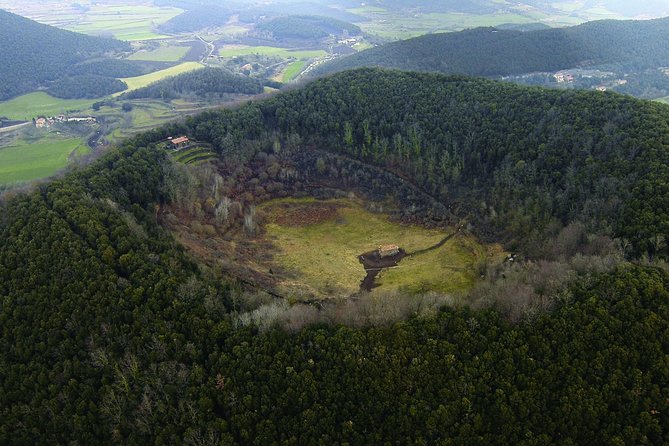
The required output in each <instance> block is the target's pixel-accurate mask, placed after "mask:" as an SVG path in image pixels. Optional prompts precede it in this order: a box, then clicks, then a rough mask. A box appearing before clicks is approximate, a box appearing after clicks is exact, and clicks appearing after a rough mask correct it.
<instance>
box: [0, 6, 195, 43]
mask: <svg viewBox="0 0 669 446" xmlns="http://www.w3.org/2000/svg"><path fill="white" fill-rule="evenodd" d="M75 5H76V2H74V3H73V4H69V3H64V2H59V1H49V0H46V1H43V2H16V1H15V0H1V1H0V7H3V8H4V9H8V10H10V11H12V12H14V13H16V14H20V15H24V16H26V17H28V18H30V19H33V20H37V21H38V22H42V23H46V24H48V25H52V26H56V27H58V28H64V29H68V30H70V31H76V32H80V33H84V34H91V35H106V36H113V37H115V38H117V39H121V40H149V39H158V38H164V37H167V36H163V35H161V34H156V33H155V32H154V29H155V27H156V26H158V25H160V24H161V23H165V22H167V21H168V20H170V19H171V18H172V17H175V16H177V15H179V14H181V12H183V11H182V10H181V9H178V8H171V7H158V6H153V5H151V4H150V3H147V4H138V5H131V6H129V5H122V4H119V2H114V1H111V0H101V1H96V2H92V3H90V5H88V8H87V9H86V10H81V9H77V8H75Z"/></svg>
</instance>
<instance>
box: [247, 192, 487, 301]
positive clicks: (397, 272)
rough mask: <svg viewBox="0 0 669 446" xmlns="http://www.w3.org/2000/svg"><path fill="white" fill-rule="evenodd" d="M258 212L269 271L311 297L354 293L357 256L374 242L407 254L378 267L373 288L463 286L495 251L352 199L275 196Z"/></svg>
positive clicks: (414, 289) (450, 289)
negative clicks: (273, 267) (269, 250)
mask: <svg viewBox="0 0 669 446" xmlns="http://www.w3.org/2000/svg"><path fill="white" fill-rule="evenodd" d="M259 211H260V212H262V214H263V215H265V218H266V221H267V223H266V225H265V230H266V237H267V239H268V240H269V241H270V242H271V243H273V244H274V245H275V246H276V249H277V252H276V253H275V254H274V259H275V262H276V263H277V266H278V268H277V269H285V270H287V274H288V275H289V276H290V278H289V279H286V280H285V281H284V283H283V286H284V287H285V288H286V289H287V290H290V289H303V290H304V291H306V292H312V293H314V294H316V295H332V294H335V295H350V294H353V293H356V292H358V291H359V288H360V282H361V281H362V279H363V278H364V277H365V275H366V273H365V270H364V268H363V266H362V265H361V264H360V262H359V261H358V256H359V255H360V254H363V253H365V252H368V251H372V250H375V249H376V248H377V247H378V246H379V245H382V244H388V243H396V244H398V245H399V246H400V247H401V248H402V249H404V250H405V251H406V252H407V253H408V254H409V256H408V257H406V258H404V259H403V260H402V261H401V262H400V264H399V267H397V268H394V269H389V270H384V271H383V272H382V273H381V275H380V276H379V277H378V278H377V284H379V285H380V286H379V287H378V288H376V289H377V290H394V289H399V288H402V289H405V290H407V291H410V292H423V291H428V290H432V291H438V292H445V293H448V292H454V291H458V290H462V289H466V288H468V287H470V286H471V285H472V284H473V282H474V279H475V277H476V274H477V273H476V267H477V265H478V264H479V263H481V262H484V261H486V260H487V259H488V258H489V256H490V255H493V254H495V253H497V254H499V252H500V251H499V250H497V251H495V250H491V249H490V248H486V247H485V246H483V245H481V244H480V243H478V242H477V241H476V240H474V239H473V238H471V237H468V236H465V235H462V234H457V235H455V236H453V237H452V238H451V239H449V240H448V241H447V242H446V243H444V244H443V246H439V247H436V248H435V249H433V250H429V251H426V252H424V253H420V254H416V255H412V253H414V252H416V251H420V250H424V249H427V248H430V247H434V246H435V245H438V244H439V242H441V241H442V240H443V239H444V238H446V237H447V236H449V235H452V234H453V233H454V232H457V231H455V230H452V229H448V230H434V229H425V228H422V227H418V226H407V225H402V224H399V223H396V222H393V221H390V219H389V218H388V216H386V215H385V214H380V213H372V212H370V211H368V210H366V209H365V208H364V207H363V203H362V202H359V201H354V200H343V199H342V200H328V201H317V200H314V199H281V200H273V201H270V202H267V203H264V204H262V205H261V206H259Z"/></svg>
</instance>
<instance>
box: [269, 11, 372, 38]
mask: <svg viewBox="0 0 669 446" xmlns="http://www.w3.org/2000/svg"><path fill="white" fill-rule="evenodd" d="M256 29H258V30H260V31H265V32H268V33H271V34H272V36H273V37H274V38H276V39H322V38H324V37H328V36H329V35H330V34H333V35H335V36H341V35H342V34H344V33H349V34H351V35H357V34H362V31H361V30H360V28H359V27H358V26H356V25H353V24H351V23H347V22H344V21H341V20H336V19H332V18H329V17H319V16H287V17H276V18H274V19H271V20H268V21H266V22H263V23H261V24H260V25H258V26H257V27H256Z"/></svg>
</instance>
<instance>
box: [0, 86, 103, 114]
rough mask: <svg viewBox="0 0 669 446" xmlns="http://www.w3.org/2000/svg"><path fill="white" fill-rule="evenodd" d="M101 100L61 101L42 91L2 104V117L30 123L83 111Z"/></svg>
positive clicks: (0, 103)
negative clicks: (44, 117)
mask: <svg viewBox="0 0 669 446" xmlns="http://www.w3.org/2000/svg"><path fill="white" fill-rule="evenodd" d="M99 100H100V99H59V98H54V97H53V96H49V95H48V94H46V93H44V92H42V91H40V92H35V93H29V94H24V95H23V96H19V97H16V98H14V99H10V100H9V101H5V102H0V116H5V117H7V118H9V119H21V120H25V121H29V120H31V119H32V118H35V117H37V116H40V115H44V116H55V115H59V114H61V113H66V112H73V111H81V110H86V109H88V108H90V106H91V105H92V104H93V103H94V102H96V101H99Z"/></svg>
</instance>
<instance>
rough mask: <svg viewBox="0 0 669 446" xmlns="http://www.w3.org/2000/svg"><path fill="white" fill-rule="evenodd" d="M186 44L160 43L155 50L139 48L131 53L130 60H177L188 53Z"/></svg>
mask: <svg viewBox="0 0 669 446" xmlns="http://www.w3.org/2000/svg"><path fill="white" fill-rule="evenodd" d="M189 49H190V48H188V47H187V46H175V45H161V46H160V48H156V49H155V50H150V51H146V50H139V51H137V52H136V53H134V54H132V55H131V56H130V57H128V59H130V60H148V61H152V62H178V61H179V60H181V58H183V57H184V56H185V55H186V53H188V50H189Z"/></svg>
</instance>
